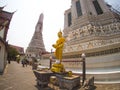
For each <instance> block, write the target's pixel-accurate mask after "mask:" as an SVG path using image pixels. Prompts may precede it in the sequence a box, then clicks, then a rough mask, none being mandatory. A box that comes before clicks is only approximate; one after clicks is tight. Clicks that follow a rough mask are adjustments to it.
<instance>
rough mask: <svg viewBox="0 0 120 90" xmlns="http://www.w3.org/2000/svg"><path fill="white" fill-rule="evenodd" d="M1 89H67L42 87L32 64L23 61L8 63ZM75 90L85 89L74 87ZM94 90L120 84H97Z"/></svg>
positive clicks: (118, 87) (1, 77) (117, 88)
mask: <svg viewBox="0 0 120 90" xmlns="http://www.w3.org/2000/svg"><path fill="white" fill-rule="evenodd" d="M0 90H67V89H59V87H57V86H54V87H53V86H52V87H51V85H50V84H49V85H48V87H45V88H40V87H39V86H38V85H37V83H36V77H35V76H34V73H33V71H32V67H31V66H27V67H22V64H21V63H19V64H18V63H17V62H14V61H12V62H11V63H10V64H8V65H7V67H6V69H5V72H4V74H3V75H0ZM74 90H85V89H84V88H79V87H78V88H74ZM94 90H120V83H118V84H95V87H94Z"/></svg>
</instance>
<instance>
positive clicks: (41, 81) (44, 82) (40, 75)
mask: <svg viewBox="0 0 120 90" xmlns="http://www.w3.org/2000/svg"><path fill="white" fill-rule="evenodd" d="M33 72H34V74H35V76H36V78H37V85H39V86H40V87H46V86H48V83H49V82H50V76H51V75H52V74H53V73H52V72H51V71H37V70H33Z"/></svg>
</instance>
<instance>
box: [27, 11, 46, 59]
mask: <svg viewBox="0 0 120 90" xmlns="http://www.w3.org/2000/svg"><path fill="white" fill-rule="evenodd" d="M43 17H44V15H43V13H41V14H40V17H39V20H38V22H37V24H36V27H35V32H34V34H33V37H32V39H31V42H30V43H29V46H28V48H27V51H26V53H29V54H30V56H31V55H32V56H35V57H36V56H40V55H41V54H43V53H45V52H46V50H45V46H44V42H43V35H42V30H43Z"/></svg>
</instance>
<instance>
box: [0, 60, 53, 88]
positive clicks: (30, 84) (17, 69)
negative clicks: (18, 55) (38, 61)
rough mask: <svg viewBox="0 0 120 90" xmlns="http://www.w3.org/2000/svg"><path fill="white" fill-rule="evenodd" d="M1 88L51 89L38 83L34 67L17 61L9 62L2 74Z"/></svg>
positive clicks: (0, 79)
mask: <svg viewBox="0 0 120 90" xmlns="http://www.w3.org/2000/svg"><path fill="white" fill-rule="evenodd" d="M0 90H51V89H50V88H49V87H46V88H45V89H42V88H40V87H38V86H37V85H36V78H35V76H34V74H33V72H32V67H31V66H27V67H22V65H21V64H18V63H17V62H11V64H8V65H7V67H6V69H5V72H4V74H3V75H0Z"/></svg>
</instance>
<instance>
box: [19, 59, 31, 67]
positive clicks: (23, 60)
mask: <svg viewBox="0 0 120 90" xmlns="http://www.w3.org/2000/svg"><path fill="white" fill-rule="evenodd" d="M21 63H22V66H23V67H25V66H26V67H27V65H28V64H29V61H28V60H27V59H26V58H23V59H22V61H21Z"/></svg>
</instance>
